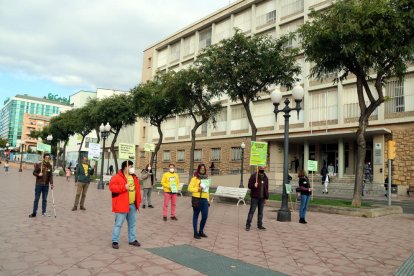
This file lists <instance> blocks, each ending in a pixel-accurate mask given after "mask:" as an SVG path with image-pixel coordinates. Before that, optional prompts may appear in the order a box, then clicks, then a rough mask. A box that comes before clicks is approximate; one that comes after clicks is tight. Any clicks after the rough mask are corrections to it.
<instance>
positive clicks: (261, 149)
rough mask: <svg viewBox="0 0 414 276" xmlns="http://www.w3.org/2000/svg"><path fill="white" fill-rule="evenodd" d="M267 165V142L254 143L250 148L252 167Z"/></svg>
mask: <svg viewBox="0 0 414 276" xmlns="http://www.w3.org/2000/svg"><path fill="white" fill-rule="evenodd" d="M266 165H267V142H256V141H252V143H251V147H250V166H266Z"/></svg>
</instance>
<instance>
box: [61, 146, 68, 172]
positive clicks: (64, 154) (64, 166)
mask: <svg viewBox="0 0 414 276" xmlns="http://www.w3.org/2000/svg"><path fill="white" fill-rule="evenodd" d="M68 141H69V140H66V141H65V143H64V144H63V154H62V162H63V168H64V169H65V168H66V146H67V144H68Z"/></svg>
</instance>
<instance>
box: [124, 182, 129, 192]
mask: <svg viewBox="0 0 414 276" xmlns="http://www.w3.org/2000/svg"><path fill="white" fill-rule="evenodd" d="M125 189H127V190H128V191H129V184H128V183H127V184H125Z"/></svg>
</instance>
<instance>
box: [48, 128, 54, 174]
mask: <svg viewBox="0 0 414 276" xmlns="http://www.w3.org/2000/svg"><path fill="white" fill-rule="evenodd" d="M52 140H53V135H52V134H49V135H48V136H47V137H46V144H48V145H51V146H50V153H52ZM52 170H53V161H52Z"/></svg>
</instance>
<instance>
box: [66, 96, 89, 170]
mask: <svg viewBox="0 0 414 276" xmlns="http://www.w3.org/2000/svg"><path fill="white" fill-rule="evenodd" d="M92 108H94V106H93V105H90V104H89V103H88V104H86V105H85V106H84V107H81V108H77V109H72V110H69V111H66V113H69V114H68V116H69V117H70V118H71V119H72V121H73V129H72V130H73V132H74V133H77V134H79V135H81V137H82V140H81V142H80V145H79V150H78V164H81V150H82V145H83V141H84V140H85V137H86V135H88V134H89V133H90V132H91V131H92V130H93V129H94V128H95V125H94V121H93V120H91V117H90V115H89V113H90V112H91V109H92Z"/></svg>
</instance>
